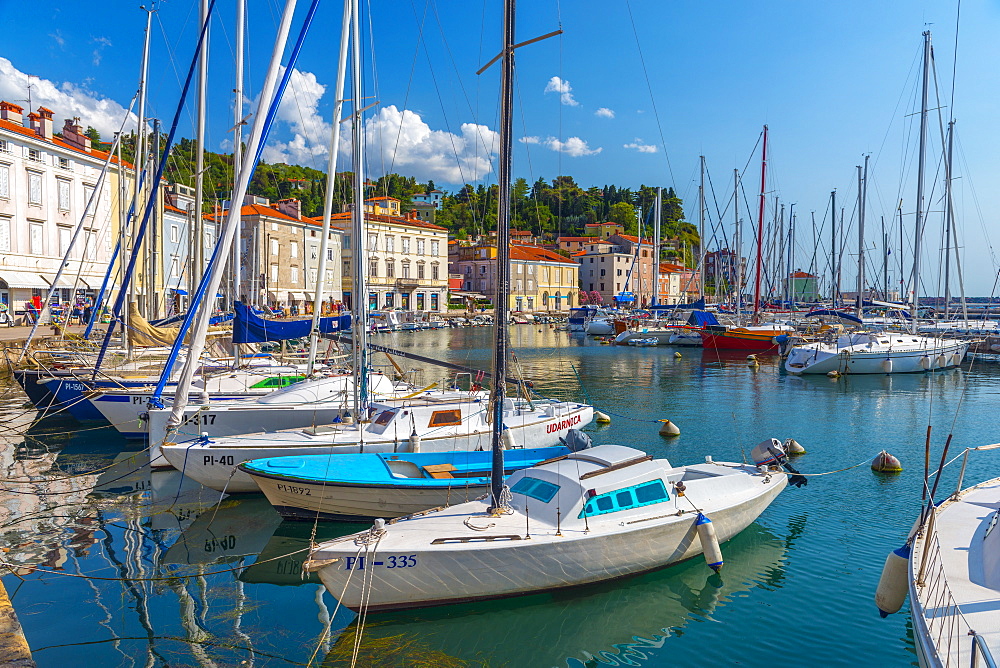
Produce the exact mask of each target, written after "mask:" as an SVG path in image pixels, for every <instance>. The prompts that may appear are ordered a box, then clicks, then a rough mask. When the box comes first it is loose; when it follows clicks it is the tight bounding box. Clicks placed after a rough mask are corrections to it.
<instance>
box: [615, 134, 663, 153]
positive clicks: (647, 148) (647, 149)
mask: <svg viewBox="0 0 1000 668" xmlns="http://www.w3.org/2000/svg"><path fill="white" fill-rule="evenodd" d="M622 148H631V149H635V150H636V151H638V152H639V153H656V146H653V145H652V144H643V143H642V140H641V139H639V138H638V137H636V138H635V141H634V142H632V143H631V144H624V145H623V147H622Z"/></svg>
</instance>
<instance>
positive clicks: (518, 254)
mask: <svg viewBox="0 0 1000 668" xmlns="http://www.w3.org/2000/svg"><path fill="white" fill-rule="evenodd" d="M496 257H497V248H496V245H495V244H491V243H484V244H478V245H476V246H462V247H460V248H459V249H458V259H457V261H456V262H454V265H453V266H452V267H451V268H450V271H451V272H452V273H454V274H457V275H461V276H462V287H463V288H464V291H465V292H472V293H478V294H481V295H483V296H485V297H487V298H492V296H493V295H494V294H495V292H496ZM578 275H579V265H577V263H576V262H574V261H573V260H570V259H569V258H566V257H563V256H562V255H560V254H559V253H556V252H554V251H551V250H549V249H547V248H541V247H540V246H533V245H525V244H513V245H511V247H510V291H511V295H510V308H512V309H514V310H515V311H562V312H566V311H569V309H570V308H572V307H573V306H576V305H577V304H578V303H579V299H578V298H577V296H576V294H577V292H578V289H579V280H578Z"/></svg>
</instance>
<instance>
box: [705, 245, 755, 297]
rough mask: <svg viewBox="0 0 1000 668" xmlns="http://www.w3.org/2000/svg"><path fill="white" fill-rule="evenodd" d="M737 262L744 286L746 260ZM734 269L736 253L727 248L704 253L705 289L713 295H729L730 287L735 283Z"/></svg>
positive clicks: (742, 258)
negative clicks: (740, 269)
mask: <svg viewBox="0 0 1000 668" xmlns="http://www.w3.org/2000/svg"><path fill="white" fill-rule="evenodd" d="M738 261H739V264H740V265H741V268H742V274H741V275H742V277H743V285H744V286H745V285H746V284H747V260H746V258H745V257H741V258H739V260H738ZM736 268H737V258H736V253H734V252H733V251H731V250H729V249H728V248H723V249H721V250H717V251H711V252H709V253H705V284H706V289H707V290H708V291H709V292H710V293H711V294H715V295H720V296H721V295H727V294H731V293H732V291H733V290H732V286H733V285H734V284H735V283H736Z"/></svg>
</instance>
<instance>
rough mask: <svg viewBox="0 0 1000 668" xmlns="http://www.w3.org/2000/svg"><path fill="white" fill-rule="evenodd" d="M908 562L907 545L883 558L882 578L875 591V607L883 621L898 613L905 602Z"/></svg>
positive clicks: (908, 546) (908, 549)
mask: <svg viewBox="0 0 1000 668" xmlns="http://www.w3.org/2000/svg"><path fill="white" fill-rule="evenodd" d="M909 560H910V545H909V543H907V544H906V545H904V546H903V547H901V548H899V549H896V550H893V551H892V552H890V553H889V556H887V557H886V558H885V566H883V567H882V577H881V578H879V581H878V589H876V590H875V605H876V606H878V614H879V615H881V617H882V618H883V619H885V618H886V617H888V616H889V615H891V614H892V613H894V612H899V609H900V608H902V607H903V603H904V602H905V601H906V591H907V589H908V587H907V582H906V578H907V575H906V573H907V570H908V568H907V565H908V562H909Z"/></svg>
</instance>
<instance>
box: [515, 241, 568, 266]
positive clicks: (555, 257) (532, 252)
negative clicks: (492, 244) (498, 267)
mask: <svg viewBox="0 0 1000 668" xmlns="http://www.w3.org/2000/svg"><path fill="white" fill-rule="evenodd" d="M510 259H511V260H534V261H535V262H561V263H563V264H572V265H574V266H575V265H576V262H574V261H573V260H569V259H567V258H565V257H563V256H562V255H560V254H559V253H556V252H554V251H550V250H549V249H547V248H542V247H541V246H527V245H522V244H514V245H512V246H511V247H510Z"/></svg>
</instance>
